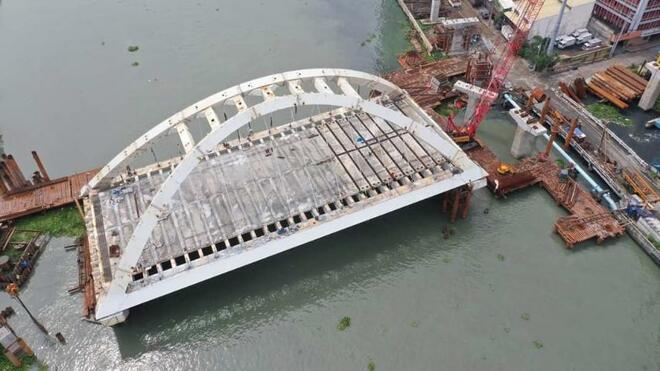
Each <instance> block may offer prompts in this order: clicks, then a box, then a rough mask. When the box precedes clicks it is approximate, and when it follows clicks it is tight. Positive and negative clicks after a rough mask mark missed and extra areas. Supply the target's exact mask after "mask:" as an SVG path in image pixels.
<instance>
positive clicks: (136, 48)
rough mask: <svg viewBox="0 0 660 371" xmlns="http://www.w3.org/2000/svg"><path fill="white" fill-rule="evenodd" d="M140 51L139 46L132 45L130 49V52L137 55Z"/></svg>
mask: <svg viewBox="0 0 660 371" xmlns="http://www.w3.org/2000/svg"><path fill="white" fill-rule="evenodd" d="M138 50H140V47H139V46H137V45H131V46H129V47H128V51H129V52H131V53H135V52H136V51H138Z"/></svg>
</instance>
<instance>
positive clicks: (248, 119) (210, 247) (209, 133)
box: [83, 69, 486, 324]
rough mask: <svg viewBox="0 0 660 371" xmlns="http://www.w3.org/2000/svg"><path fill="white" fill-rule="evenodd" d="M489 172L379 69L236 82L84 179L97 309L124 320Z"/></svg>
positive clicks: (110, 319) (478, 180)
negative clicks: (146, 306)
mask: <svg viewBox="0 0 660 371" xmlns="http://www.w3.org/2000/svg"><path fill="white" fill-rule="evenodd" d="M163 151H164V152H163ZM157 153H161V154H162V153H165V154H166V156H165V157H167V159H165V160H162V159H158V156H157ZM167 154H169V155H170V156H167ZM161 156H162V155H161ZM485 176H486V173H485V172H484V171H483V170H482V169H481V168H480V167H478V166H477V165H475V164H474V163H473V162H472V161H470V159H469V158H468V157H467V156H466V155H465V153H463V152H462V151H461V149H460V148H459V147H458V146H457V145H456V144H454V142H453V141H452V140H451V139H450V138H449V137H448V136H447V135H446V134H445V133H444V132H443V131H441V130H440V129H439V128H438V127H437V126H436V125H435V124H434V122H433V121H432V120H431V118H429V117H428V116H427V115H426V113H425V112H424V111H423V110H422V109H420V108H419V107H418V106H417V105H416V104H415V103H414V102H413V101H412V100H411V99H410V97H409V96H408V95H407V94H406V93H405V92H404V91H403V90H401V89H400V88H398V87H397V86H395V85H393V84H392V83H390V82H388V81H386V80H383V79H381V78H379V77H377V76H373V75H370V74H366V73H362V72H357V71H351V70H344V69H310V70H300V71H293V72H286V73H281V74H275V75H271V76H266V77H263V78H259V79H255V80H252V81H249V82H246V83H243V84H240V85H236V86H234V87H231V88H229V89H226V90H223V91H221V92H219V93H216V94H214V95H211V96H210V97H208V98H205V99H203V100H201V101H199V102H197V103H195V104H193V105H191V106H189V107H187V108H185V109H184V110H182V111H180V112H177V113H176V114H174V115H172V116H171V117H169V118H168V119H166V120H164V121H163V122H161V123H159V124H158V125H156V126H154V127H153V128H152V129H151V130H149V131H148V132H146V133H145V134H144V135H142V136H141V137H139V138H138V139H137V140H136V141H135V142H133V143H131V144H130V145H128V146H127V147H126V148H125V149H124V150H122V151H121V152H120V153H119V154H117V156H115V157H114V158H113V159H112V160H111V161H110V162H109V163H108V164H107V165H106V166H104V167H103V168H102V170H101V171H100V172H99V173H98V174H97V175H96V176H95V177H94V178H93V179H92V181H90V183H89V184H88V185H87V186H86V187H85V188H84V190H83V196H84V202H85V210H86V223H87V229H88V235H89V239H90V251H91V255H92V259H91V260H92V262H93V273H94V274H93V278H94V287H95V293H96V299H97V305H96V313H95V315H96V318H97V319H98V320H101V321H104V322H105V323H108V324H113V323H117V322H121V321H123V320H124V319H125V318H126V315H127V314H128V309H130V308H131V307H134V306H136V305H139V304H141V303H144V302H147V301H149V300H153V299H155V298H157V297H160V296H163V295H166V294H168V293H171V292H174V291H177V290H180V289H182V288H184V287H187V286H190V285H193V284H195V283H198V282H200V281H203V280H206V279H209V278H211V277H214V276H218V275H220V274H223V273H226V272H228V271H231V270H234V269H237V268H240V267H242V266H245V265H248V264H250V263H253V262H256V261H259V260H261V259H264V258H267V257H269V256H272V255H275V254H277V253H280V252H283V251H286V250H288V249H291V248H293V247H296V246H299V245H301V244H304V243H307V242H309V241H312V240H315V239H318V238H320V237H323V236H326V235H328V234H331V233H334V232H336V231H339V230H342V229H345V228H347V227H350V226H353V225H356V224H359V223H361V222H363V221H366V220H369V219H372V218H375V217H377V216H379V215H383V214H385V213H388V212H390V211H393V210H396V209H398V208H401V207H404V206H407V205H409V204H412V203H415V202H417V201H420V200H423V199H426V198H429V197H432V196H434V195H437V194H441V193H444V192H447V191H449V190H452V189H455V188H458V187H462V186H464V185H467V184H471V185H472V187H473V188H479V187H482V186H484V185H485Z"/></svg>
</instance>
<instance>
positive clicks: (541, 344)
mask: <svg viewBox="0 0 660 371" xmlns="http://www.w3.org/2000/svg"><path fill="white" fill-rule="evenodd" d="M534 346H535V347H536V349H541V348H543V343H542V342H541V341H540V340H534Z"/></svg>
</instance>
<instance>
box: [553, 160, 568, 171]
mask: <svg viewBox="0 0 660 371" xmlns="http://www.w3.org/2000/svg"><path fill="white" fill-rule="evenodd" d="M555 164H557V166H559V168H560V169H563V168H565V167H566V161H565V160H564V159H563V158H558V159H556V160H555Z"/></svg>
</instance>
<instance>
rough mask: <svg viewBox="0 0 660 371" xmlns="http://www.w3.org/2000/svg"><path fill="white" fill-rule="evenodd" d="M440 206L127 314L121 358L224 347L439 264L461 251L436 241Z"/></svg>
mask: <svg viewBox="0 0 660 371" xmlns="http://www.w3.org/2000/svg"><path fill="white" fill-rule="evenodd" d="M439 205H440V201H439V198H438V197H436V198H432V199H429V200H425V201H422V202H420V203H417V204H415V205H411V206H409V207H407V208H404V209H402V210H398V211H395V212H393V213H390V214H387V215H384V216H381V217H379V218H377V219H375V220H371V221H368V222H366V223H363V224H360V225H358V226H354V227H352V228H349V229H347V230H344V231H340V232H337V233H335V234H332V235H330V236H326V237H325V238H322V239H320V240H316V241H312V242H310V243H308V244H305V245H303V246H299V247H297V248H294V249H293V250H289V251H288V252H285V253H282V254H279V255H276V256H274V257H271V258H268V259H265V260H262V261H260V262H257V263H254V264H251V265H249V266H246V267H243V268H241V269H238V270H236V271H233V272H229V273H227V274H224V275H221V276H218V277H215V278H213V279H210V280H208V281H205V282H202V283H199V284H197V285H194V286H192V287H188V288H186V289H184V290H181V291H178V292H175V293H172V294H170V295H167V296H165V297H162V298H159V299H157V300H154V301H151V302H149V303H146V304H143V305H141V306H139V307H136V308H133V309H132V310H131V313H130V315H129V318H128V321H127V322H126V323H124V324H122V325H120V326H117V327H116V328H115V329H114V332H115V335H116V336H117V340H118V343H119V348H120V351H121V355H122V358H133V357H139V356H140V355H141V354H142V353H145V352H147V351H152V350H156V349H160V348H172V347H176V345H177V344H181V343H184V342H186V343H189V342H191V341H192V342H197V341H199V342H204V343H207V344H208V342H211V343H212V342H216V341H219V342H221V343H222V344H224V345H227V344H231V343H234V342H236V341H237V340H238V339H240V338H241V336H242V333H244V331H245V330H250V329H255V328H257V327H259V326H264V325H266V324H268V323H269V322H271V321H272V320H274V319H277V318H282V317H284V316H286V315H287V313H290V312H292V311H295V310H297V309H300V308H302V307H306V306H309V305H312V306H315V305H318V306H323V303H324V302H327V301H329V300H333V298H334V300H340V298H337V297H338V296H340V295H342V292H347V293H348V294H350V293H353V292H356V291H358V292H359V291H360V290H365V289H368V287H369V282H373V281H374V280H375V281H376V282H380V281H382V280H387V279H392V276H396V274H397V272H404V271H407V270H410V269H414V268H415V267H418V266H420V265H425V264H439V262H440V261H441V258H442V256H446V254H447V253H448V252H449V251H451V250H453V249H455V248H456V247H458V246H459V245H460V242H459V241H460V239H459V238H456V237H452V238H449V239H444V238H443V233H442V227H443V225H447V224H448V219H447V217H446V216H445V215H443V214H442V213H441V212H440V207H439ZM466 223H467V222H459V224H466ZM459 224H457V226H458V225H459ZM459 228H460V227H459ZM429 231H437V233H429ZM211 339H213V340H211ZM218 339H219V340H218Z"/></svg>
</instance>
